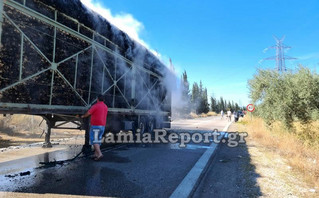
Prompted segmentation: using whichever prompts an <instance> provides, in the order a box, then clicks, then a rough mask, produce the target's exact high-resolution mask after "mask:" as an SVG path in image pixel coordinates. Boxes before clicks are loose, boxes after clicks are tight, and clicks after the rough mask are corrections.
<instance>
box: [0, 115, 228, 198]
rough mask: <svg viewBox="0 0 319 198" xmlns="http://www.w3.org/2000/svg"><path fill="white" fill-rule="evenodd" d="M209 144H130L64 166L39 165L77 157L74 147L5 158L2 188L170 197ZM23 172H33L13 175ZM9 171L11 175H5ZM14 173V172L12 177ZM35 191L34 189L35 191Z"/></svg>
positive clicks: (210, 122)
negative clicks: (94, 159)
mask: <svg viewBox="0 0 319 198" xmlns="http://www.w3.org/2000/svg"><path fill="white" fill-rule="evenodd" d="M188 121H189V120H179V121H175V122H173V125H172V128H173V129H178V130H180V131H184V130H185V131H187V130H189V131H194V130H201V131H202V132H205V131H207V130H213V129H215V128H217V129H219V130H221V129H222V128H223V127H224V126H225V125H226V124H227V121H225V120H221V119H220V117H212V118H202V119H196V120H191V122H190V123H189V122H188ZM208 146H209V144H206V145H205V144H199V145H198V144H189V145H188V146H187V147H186V148H184V149H181V148H179V146H178V144H146V145H145V146H143V145H141V144H127V145H118V146H115V147H114V148H109V149H105V150H104V152H103V154H104V158H103V159H102V160H101V161H99V162H95V161H93V160H91V159H89V158H84V157H81V158H77V159H76V160H74V161H72V162H68V163H64V164H62V165H59V164H58V165H56V166H54V167H49V168H36V167H39V164H38V163H39V162H41V161H45V162H48V161H52V160H60V159H68V158H72V157H74V154H75V153H76V152H75V151H74V150H69V151H64V152H63V151H56V152H52V153H45V154H41V155H37V156H33V157H28V158H23V159H19V160H14V161H9V162H4V163H0V191H2V192H23V193H25V194H24V195H26V196H27V195H28V193H36V194H44V193H51V194H57V195H89V196H110V197H169V195H170V194H171V193H172V192H173V191H174V190H175V189H176V187H177V186H178V185H179V183H180V182H181V181H182V180H183V178H184V177H185V175H186V174H187V173H188V172H189V171H190V170H191V168H192V167H193V166H194V164H195V163H196V162H197V160H198V159H199V158H200V157H201V155H202V154H203V153H204V152H205V151H206V149H207V147H208ZM20 171H23V172H25V171H30V174H29V175H25V176H20V175H18V176H14V175H15V174H17V173H19V172H20ZM6 175H7V177H6ZM8 175H12V176H13V177H8ZM30 195H31V194H30Z"/></svg>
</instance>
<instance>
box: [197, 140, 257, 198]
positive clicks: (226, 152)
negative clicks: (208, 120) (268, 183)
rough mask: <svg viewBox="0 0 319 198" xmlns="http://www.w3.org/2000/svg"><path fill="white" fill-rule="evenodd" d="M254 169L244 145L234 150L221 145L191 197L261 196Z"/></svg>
mask: <svg viewBox="0 0 319 198" xmlns="http://www.w3.org/2000/svg"><path fill="white" fill-rule="evenodd" d="M255 169H256V168H255V166H254V165H253V164H252V163H251V158H250V154H249V152H248V149H247V145H246V144H239V146H238V147H235V148H231V147H228V146H227V145H226V144H222V145H220V149H219V151H218V152H217V154H216V156H215V157H214V159H213V161H212V163H211V165H210V166H209V168H208V170H207V172H206V174H205V175H204V176H203V179H202V180H201V182H200V184H199V186H198V187H197V189H196V191H195V193H194V195H193V197H195V198H199V197H201V198H202V197H258V196H262V192H261V191H260V187H259V186H258V184H257V178H258V177H260V175H259V174H257V173H256V171H255Z"/></svg>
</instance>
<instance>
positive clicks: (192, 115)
mask: <svg viewBox="0 0 319 198" xmlns="http://www.w3.org/2000/svg"><path fill="white" fill-rule="evenodd" d="M217 115H218V114H217V113H215V112H212V111H210V112H208V113H202V114H196V113H194V112H191V113H190V114H189V116H190V117H191V118H206V117H209V116H217Z"/></svg>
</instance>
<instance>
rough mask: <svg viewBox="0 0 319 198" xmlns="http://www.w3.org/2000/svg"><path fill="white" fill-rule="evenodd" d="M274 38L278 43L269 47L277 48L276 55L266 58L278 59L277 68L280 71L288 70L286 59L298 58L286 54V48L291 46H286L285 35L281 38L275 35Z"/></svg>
mask: <svg viewBox="0 0 319 198" xmlns="http://www.w3.org/2000/svg"><path fill="white" fill-rule="evenodd" d="M274 39H275V40H276V45H274V46H271V47H269V48H273V49H276V56H272V57H268V58H265V59H264V60H276V69H277V71H279V72H285V71H287V68H286V64H285V60H287V59H289V60H292V59H296V58H293V57H290V56H286V55H285V49H290V48H291V47H289V46H286V45H285V44H284V43H283V41H284V39H285V36H283V37H282V38H281V39H278V38H277V37H276V36H274Z"/></svg>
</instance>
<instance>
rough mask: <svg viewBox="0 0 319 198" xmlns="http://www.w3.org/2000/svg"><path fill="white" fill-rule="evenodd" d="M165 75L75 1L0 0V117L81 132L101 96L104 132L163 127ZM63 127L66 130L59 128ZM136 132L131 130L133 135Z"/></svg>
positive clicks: (167, 103)
mask: <svg viewBox="0 0 319 198" xmlns="http://www.w3.org/2000/svg"><path fill="white" fill-rule="evenodd" d="M170 75H171V72H170V70H169V69H168V68H167V67H166V66H165V65H164V64H163V63H162V62H161V61H160V60H159V59H158V58H157V57H156V56H155V55H154V54H153V53H152V52H150V51H149V50H148V49H146V48H145V47H144V46H143V45H141V44H140V43H138V42H137V41H134V40H133V39H131V38H130V37H129V36H128V35H127V34H126V33H124V32H123V31H121V30H119V29H118V28H117V27H115V26H114V25H112V24H111V23H110V22H109V21H107V19H105V18H103V17H102V16H100V15H99V14H97V13H95V12H93V11H91V10H90V9H88V8H86V7H85V6H84V5H83V4H82V3H81V2H80V0H69V1H65V0H1V1H0V114H29V115H38V116H42V117H43V118H44V119H45V120H46V122H47V126H48V130H47V132H46V136H45V144H44V146H45V147H50V146H51V143H50V134H51V129H52V128H59V129H69V128H70V127H69V126H70V125H66V124H67V123H73V124H74V125H73V126H75V127H71V128H72V129H84V130H86V135H85V136H86V141H85V142H86V143H85V144H86V146H87V145H88V132H89V124H88V123H89V120H87V119H84V120H82V119H80V118H78V117H77V116H76V115H80V114H84V113H85V112H86V111H87V110H88V109H89V108H90V106H91V105H93V104H94V103H95V102H96V100H97V96H98V95H100V94H102V95H103V96H104V101H105V103H106V105H107V106H108V108H109V113H108V117H107V125H106V131H108V132H112V133H118V132H119V131H121V130H132V131H133V132H136V131H139V132H140V133H143V132H145V131H149V132H152V131H153V129H154V128H169V127H170V115H171V93H170V91H169V86H170V85H169V83H168V82H167V79H169V78H167V77H168V76H170ZM66 126H68V127H66ZM138 129H139V130H138Z"/></svg>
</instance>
